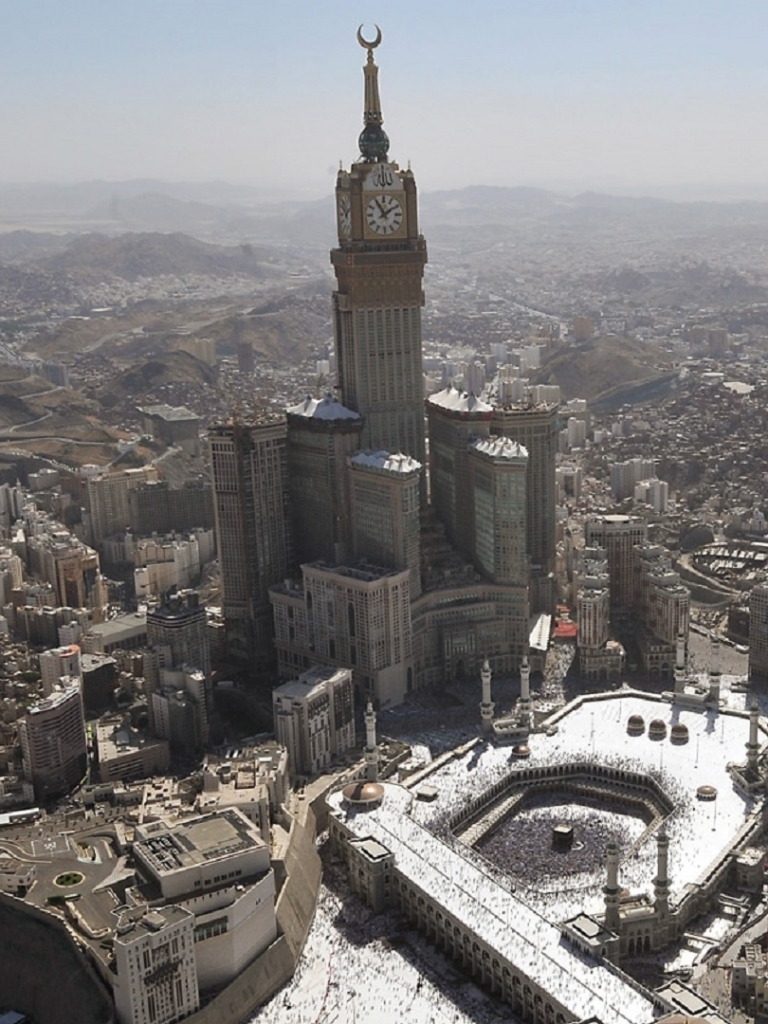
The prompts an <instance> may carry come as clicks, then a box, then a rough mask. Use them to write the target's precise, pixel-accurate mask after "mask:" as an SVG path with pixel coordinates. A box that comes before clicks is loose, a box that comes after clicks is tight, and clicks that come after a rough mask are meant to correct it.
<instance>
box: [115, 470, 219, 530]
mask: <svg viewBox="0 0 768 1024" xmlns="http://www.w3.org/2000/svg"><path fill="white" fill-rule="evenodd" d="M127 523H128V525H129V526H130V528H131V530H132V531H133V532H134V534H136V536H138V537H146V536H149V535H150V534H153V533H157V534H160V535H161V536H163V535H164V534H168V533H171V532H173V531H176V532H181V531H183V530H193V529H195V528H196V527H201V528H202V529H204V530H212V529H213V524H214V512H213V487H212V486H211V484H210V483H209V482H208V481H207V480H187V481H185V482H184V485H183V486H182V487H171V485H170V484H169V483H168V481H166V480H146V481H143V482H141V483H139V484H137V485H136V486H134V487H131V488H130V489H129V491H128V520H127ZM123 525H125V524H123Z"/></svg>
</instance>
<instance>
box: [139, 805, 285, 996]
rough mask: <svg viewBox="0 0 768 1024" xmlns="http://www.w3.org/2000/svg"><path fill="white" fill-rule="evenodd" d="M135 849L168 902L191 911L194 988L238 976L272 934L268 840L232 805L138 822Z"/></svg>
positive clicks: (144, 869) (272, 886)
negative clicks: (174, 819)
mask: <svg viewBox="0 0 768 1024" xmlns="http://www.w3.org/2000/svg"><path fill="white" fill-rule="evenodd" d="M133 856H134V859H135V861H136V864H137V866H138V868H139V870H140V872H141V873H142V874H143V875H144V876H145V877H147V878H148V879H150V880H152V881H153V882H154V883H155V884H156V885H157V886H158V887H159V892H160V893H161V894H162V898H163V900H164V901H166V902H167V903H174V904H176V905H178V906H181V907H183V908H184V909H186V910H188V911H189V912H190V913H192V914H193V915H194V957H195V969H196V971H197V980H198V985H199V988H200V989H201V990H202V991H205V990H210V989H212V988H219V987H221V986H223V985H226V984H228V983H229V982H230V981H232V979H233V978H236V977H237V976H238V974H240V973H241V971H242V970H243V969H244V968H245V967H247V965H248V964H249V963H251V961H253V960H254V959H255V958H256V957H257V956H258V955H259V953H261V952H262V951H263V950H265V949H266V948H267V946H269V945H270V943H271V942H273V941H274V939H275V937H276V935H277V922H276V918H275V877H274V872H273V869H272V867H271V865H270V859H269V845H268V844H267V843H265V842H264V840H263V839H262V838H261V835H260V834H259V831H258V829H257V827H256V825H255V824H254V823H253V822H252V821H249V820H248V818H246V817H245V815H244V814H243V813H242V812H241V811H239V810H237V808H234V807H229V808H226V809H224V810H218V811H215V812H213V813H211V814H205V815H202V816H201V817H194V818H186V819H184V820H182V821H179V822H177V823H175V824H173V825H170V826H169V825H168V824H166V823H165V822H162V821H155V822H151V823H149V824H145V825H142V826H137V829H136V839H135V841H134V844H133Z"/></svg>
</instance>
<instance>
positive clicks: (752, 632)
mask: <svg viewBox="0 0 768 1024" xmlns="http://www.w3.org/2000/svg"><path fill="white" fill-rule="evenodd" d="M749 674H750V676H751V677H752V678H753V679H756V680H759V681H765V680H766V679H768V583H759V584H758V585H757V586H756V587H753V588H752V590H751V591H750V593H749Z"/></svg>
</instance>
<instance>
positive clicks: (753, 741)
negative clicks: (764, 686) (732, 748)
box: [747, 702, 760, 772]
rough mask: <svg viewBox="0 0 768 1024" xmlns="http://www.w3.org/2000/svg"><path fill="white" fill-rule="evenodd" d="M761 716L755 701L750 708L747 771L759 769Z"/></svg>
mask: <svg viewBox="0 0 768 1024" xmlns="http://www.w3.org/2000/svg"><path fill="white" fill-rule="evenodd" d="M759 717H760V709H759V708H758V706H757V703H755V702H753V703H752V707H751V708H750V709H749V743H747V771H752V772H756V771H757V755H758V754H759V753H760V741H759V739H758V732H757V722H758V718H759Z"/></svg>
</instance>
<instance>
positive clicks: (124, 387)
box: [93, 350, 217, 415]
mask: <svg viewBox="0 0 768 1024" xmlns="http://www.w3.org/2000/svg"><path fill="white" fill-rule="evenodd" d="M216 380H217V373H216V369H215V367H212V366H208V365H207V364H206V363H203V362H201V361H200V360H199V359H196V358H195V357H194V356H191V355H190V354H189V353H188V352H183V351H181V350H177V351H174V352H169V353H167V355H163V356H157V357H155V358H153V359H149V360H147V361H145V362H143V363H140V364H139V365H138V366H132V367H129V368H128V369H125V370H123V371H122V372H120V373H116V374H115V376H114V377H113V378H112V379H111V380H109V381H108V382H107V383H106V384H104V385H103V386H102V387H100V388H98V389H97V390H96V391H94V392H93V398H94V399H96V401H97V402H99V404H100V405H101V406H102V407H103V408H104V409H106V410H109V411H110V414H111V415H113V414H114V412H115V411H116V410H117V409H119V408H120V407H121V406H124V405H127V406H129V407H131V408H133V407H135V406H137V405H141V404H142V403H143V402H144V401H145V400H146V398H147V396H148V395H150V396H151V395H153V394H154V393H155V392H156V391H157V390H158V389H159V388H162V387H167V386H169V385H177V384H184V385H186V386H188V387H189V388H190V389H193V390H194V389H196V388H199V389H201V390H202V389H203V388H204V387H210V386H215V384H216ZM152 400H154V399H152Z"/></svg>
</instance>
